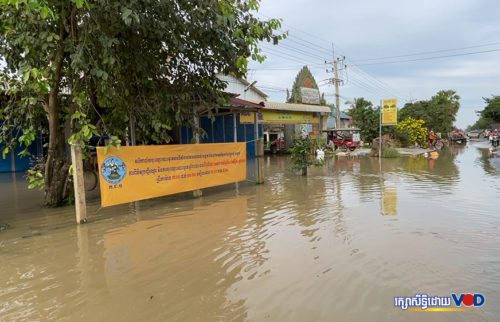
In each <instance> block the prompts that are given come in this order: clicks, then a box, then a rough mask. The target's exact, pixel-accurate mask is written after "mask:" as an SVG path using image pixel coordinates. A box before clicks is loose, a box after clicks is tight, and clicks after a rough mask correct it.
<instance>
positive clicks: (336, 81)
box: [325, 44, 347, 129]
mask: <svg viewBox="0 0 500 322" xmlns="http://www.w3.org/2000/svg"><path fill="white" fill-rule="evenodd" d="M332 58H333V61H332V64H333V70H331V71H329V70H327V71H326V72H327V73H328V72H333V78H331V79H330V81H331V82H332V83H333V85H334V86H335V127H336V128H337V129H338V128H340V85H341V83H343V82H344V81H343V80H341V79H340V78H339V71H340V70H344V69H347V66H346V65H345V64H344V60H345V57H342V59H339V58H336V57H335V48H334V46H333V44H332ZM325 63H327V62H326V61H325ZM339 64H340V65H342V66H341V67H340V68H339Z"/></svg>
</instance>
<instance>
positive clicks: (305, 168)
mask: <svg viewBox="0 0 500 322" xmlns="http://www.w3.org/2000/svg"><path fill="white" fill-rule="evenodd" d="M302 175H303V176H307V167H303V168H302Z"/></svg>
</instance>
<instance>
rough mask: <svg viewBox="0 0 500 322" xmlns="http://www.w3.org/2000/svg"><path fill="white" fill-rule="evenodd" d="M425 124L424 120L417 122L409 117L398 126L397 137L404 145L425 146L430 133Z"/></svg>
mask: <svg viewBox="0 0 500 322" xmlns="http://www.w3.org/2000/svg"><path fill="white" fill-rule="evenodd" d="M424 124H425V122H424V120H415V119H414V118H413V117H411V116H409V117H407V118H405V119H404V120H403V121H400V122H399V123H398V125H397V126H396V136H397V138H398V139H399V140H400V141H401V143H402V144H403V145H415V144H418V145H420V146H424V145H425V142H426V140H427V132H428V129H427V128H426V127H425V125H424Z"/></svg>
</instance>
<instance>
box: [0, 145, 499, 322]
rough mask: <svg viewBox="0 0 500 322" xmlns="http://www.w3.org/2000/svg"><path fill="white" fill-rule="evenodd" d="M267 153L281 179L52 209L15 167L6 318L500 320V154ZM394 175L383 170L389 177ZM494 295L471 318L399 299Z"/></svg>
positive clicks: (9, 197)
mask: <svg viewBox="0 0 500 322" xmlns="http://www.w3.org/2000/svg"><path fill="white" fill-rule="evenodd" d="M485 147H486V145H484V144H483V143H478V144H472V145H469V146H467V147H458V148H452V149H450V150H447V151H444V152H442V153H441V155H440V157H439V158H438V159H436V160H428V159H425V158H422V157H419V158H412V157H404V158H399V159H385V160H383V164H382V165H381V167H380V166H379V163H378V160H377V159H374V158H369V157H365V158H356V159H354V158H346V157H344V158H341V157H339V158H338V159H333V160H328V162H327V164H326V165H325V166H324V167H322V168H312V169H311V170H310V173H309V176H307V177H301V176H297V175H294V174H292V173H291V171H290V170H289V168H288V165H287V160H286V158H285V157H276V156H275V157H266V159H265V171H266V183H265V184H264V185H260V186H257V185H255V184H252V183H251V182H247V183H242V184H240V185H239V187H237V188H236V187H235V186H234V185H229V186H225V187H223V188H217V189H209V190H206V191H205V192H204V196H203V197H202V198H200V199H193V198H191V197H190V196H189V195H187V194H183V195H178V196H173V197H166V198H159V199H154V200H149V201H143V202H138V203H134V204H129V205H124V206H117V207H111V208H106V209H100V208H99V206H98V200H97V199H96V198H95V197H92V198H91V199H92V200H91V201H90V222H89V223H88V224H86V225H82V226H77V225H75V224H74V212H73V208H71V207H68V208H62V209H40V208H39V206H38V202H39V201H40V195H39V193H37V192H27V191H26V189H25V186H26V185H25V183H24V182H23V179H22V175H20V174H17V175H14V176H13V175H11V174H5V175H1V176H0V224H2V223H7V224H8V225H9V226H8V227H5V226H4V228H6V229H4V230H2V231H0V259H1V264H0V320H2V321H14V320H16V321H23V320H30V321H33V320H41V321H47V320H68V321H69V320H71V321H84V320H85V321H146V320H157V321H229V320H230V321H402V320H404V321H421V320H424V319H425V320H429V321H487V320H489V321H492V320H498V319H499V316H500V211H499V209H500V205H499V202H500V157H490V156H489V154H488V150H487V149H486V148H485ZM380 169H382V172H380ZM469 292H471V293H481V294H483V296H484V297H485V300H486V302H485V304H484V305H483V306H482V307H480V308H474V309H470V310H469V311H467V312H426V313H422V312H408V311H402V310H401V309H399V308H396V307H394V297H396V296H414V295H415V294H428V295H432V296H435V295H436V296H450V294H451V293H469Z"/></svg>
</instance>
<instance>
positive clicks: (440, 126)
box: [399, 90, 460, 133]
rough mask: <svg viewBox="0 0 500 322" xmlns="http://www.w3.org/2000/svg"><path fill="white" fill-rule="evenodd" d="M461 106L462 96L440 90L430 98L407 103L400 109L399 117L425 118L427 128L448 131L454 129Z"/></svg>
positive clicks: (450, 91)
mask: <svg viewBox="0 0 500 322" xmlns="http://www.w3.org/2000/svg"><path fill="white" fill-rule="evenodd" d="M459 108H460V96H458V95H457V93H456V92H455V91H453V90H446V91H439V92H438V93H437V94H436V95H434V96H432V97H431V99H430V100H422V101H417V102H414V103H406V104H405V106H404V107H403V108H402V109H401V110H400V111H399V119H400V120H404V119H406V118H407V117H413V118H414V119H417V120H418V119H420V120H424V121H425V125H426V127H427V128H429V129H434V131H436V132H442V133H448V132H450V131H451V130H452V129H453V123H454V122H455V120H456V115H457V113H458V110H459Z"/></svg>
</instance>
